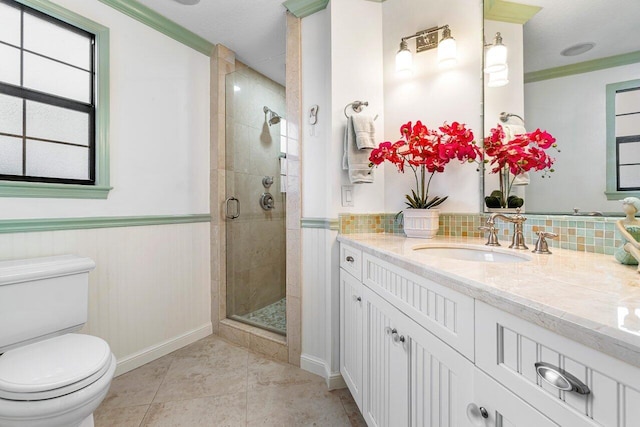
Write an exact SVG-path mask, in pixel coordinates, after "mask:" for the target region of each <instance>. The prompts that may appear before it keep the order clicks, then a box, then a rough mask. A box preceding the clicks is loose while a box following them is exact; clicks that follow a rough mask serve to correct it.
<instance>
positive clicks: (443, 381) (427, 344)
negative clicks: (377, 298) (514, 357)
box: [398, 315, 474, 427]
mask: <svg viewBox="0 0 640 427" xmlns="http://www.w3.org/2000/svg"><path fill="white" fill-rule="evenodd" d="M401 316H402V318H403V319H402V321H398V329H399V331H401V333H402V334H404V335H405V336H406V337H407V339H409V345H410V352H411V355H410V377H409V384H410V408H411V413H410V421H411V422H410V425H411V426H414V427H460V426H466V425H469V421H468V420H467V415H466V408H467V405H468V404H469V402H471V401H472V400H473V371H474V367H473V363H471V362H470V361H469V360H467V359H466V358H465V357H463V356H462V355H461V354H460V353H458V352H457V351H455V350H454V349H453V348H451V347H449V346H448V345H447V344H445V343H444V342H442V341H441V340H440V339H438V338H437V337H436V336H434V335H433V334H431V333H429V332H428V331H427V330H425V329H424V328H422V327H421V326H420V325H418V324H417V323H415V322H414V321H413V320H411V319H409V318H408V317H406V316H404V315H401Z"/></svg>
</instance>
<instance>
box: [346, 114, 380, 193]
mask: <svg viewBox="0 0 640 427" xmlns="http://www.w3.org/2000/svg"><path fill="white" fill-rule="evenodd" d="M372 148H373V147H367V148H363V149H361V150H359V149H358V147H357V146H356V133H355V130H354V127H353V117H349V120H347V126H346V128H345V131H344V154H343V156H342V169H344V170H347V171H349V181H351V183H352V184H362V183H371V182H373V169H372V168H371V167H369V163H370V162H369V155H370V154H371V149H372Z"/></svg>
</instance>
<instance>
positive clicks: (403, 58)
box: [396, 25, 457, 74]
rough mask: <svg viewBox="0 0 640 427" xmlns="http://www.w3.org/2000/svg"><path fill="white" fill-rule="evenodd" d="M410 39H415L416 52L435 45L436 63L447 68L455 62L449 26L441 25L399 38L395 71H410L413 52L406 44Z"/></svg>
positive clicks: (399, 72) (405, 72)
mask: <svg viewBox="0 0 640 427" xmlns="http://www.w3.org/2000/svg"><path fill="white" fill-rule="evenodd" d="M440 30H442V39H441V40H440V42H438V31H440ZM411 39H416V53H420V52H424V51H425V50H430V49H433V48H435V47H437V48H438V65H439V66H440V67H443V68H448V67H451V66H453V65H455V64H456V62H457V59H456V41H455V39H454V38H453V37H451V30H450V29H449V26H448V25H443V26H441V27H433V28H429V29H427V30H423V31H418V32H417V33H415V34H413V35H411V36H407V37H403V38H402V39H401V40H400V49H399V50H398V53H397V54H396V73H398V74H410V73H411V72H412V67H413V54H412V53H411V51H410V50H409V45H408V44H407V41H408V40H411Z"/></svg>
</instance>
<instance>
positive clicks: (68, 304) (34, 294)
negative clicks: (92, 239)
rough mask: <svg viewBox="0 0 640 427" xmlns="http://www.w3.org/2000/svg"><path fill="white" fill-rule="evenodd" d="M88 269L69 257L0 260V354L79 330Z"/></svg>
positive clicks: (89, 262)
mask: <svg viewBox="0 0 640 427" xmlns="http://www.w3.org/2000/svg"><path fill="white" fill-rule="evenodd" d="M94 268H95V263H94V262H93V260H91V259H89V258H83V257H79V256H75V255H61V256H54V257H46V258H32V259H25V260H15V261H0V354H1V353H4V352H5V351H7V350H9V349H11V348H13V347H18V346H22V345H25V344H28V343H30V342H34V341H39V340H42V339H45V338H49V337H53V336H56V335H60V334H63V333H67V332H71V331H74V330H78V329H80V328H81V327H82V325H84V324H85V323H86V321H87V306H88V294H89V272H90V271H91V270H93V269H94Z"/></svg>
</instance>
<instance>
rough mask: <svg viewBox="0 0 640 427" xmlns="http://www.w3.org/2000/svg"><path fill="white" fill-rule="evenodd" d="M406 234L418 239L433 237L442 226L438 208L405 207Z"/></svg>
mask: <svg viewBox="0 0 640 427" xmlns="http://www.w3.org/2000/svg"><path fill="white" fill-rule="evenodd" d="M403 216H404V234H406V235H407V237H414V238H418V239H433V238H434V237H435V236H436V234H438V228H439V227H440V224H439V220H440V211H439V210H438V209H405V210H404V212H403Z"/></svg>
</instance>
